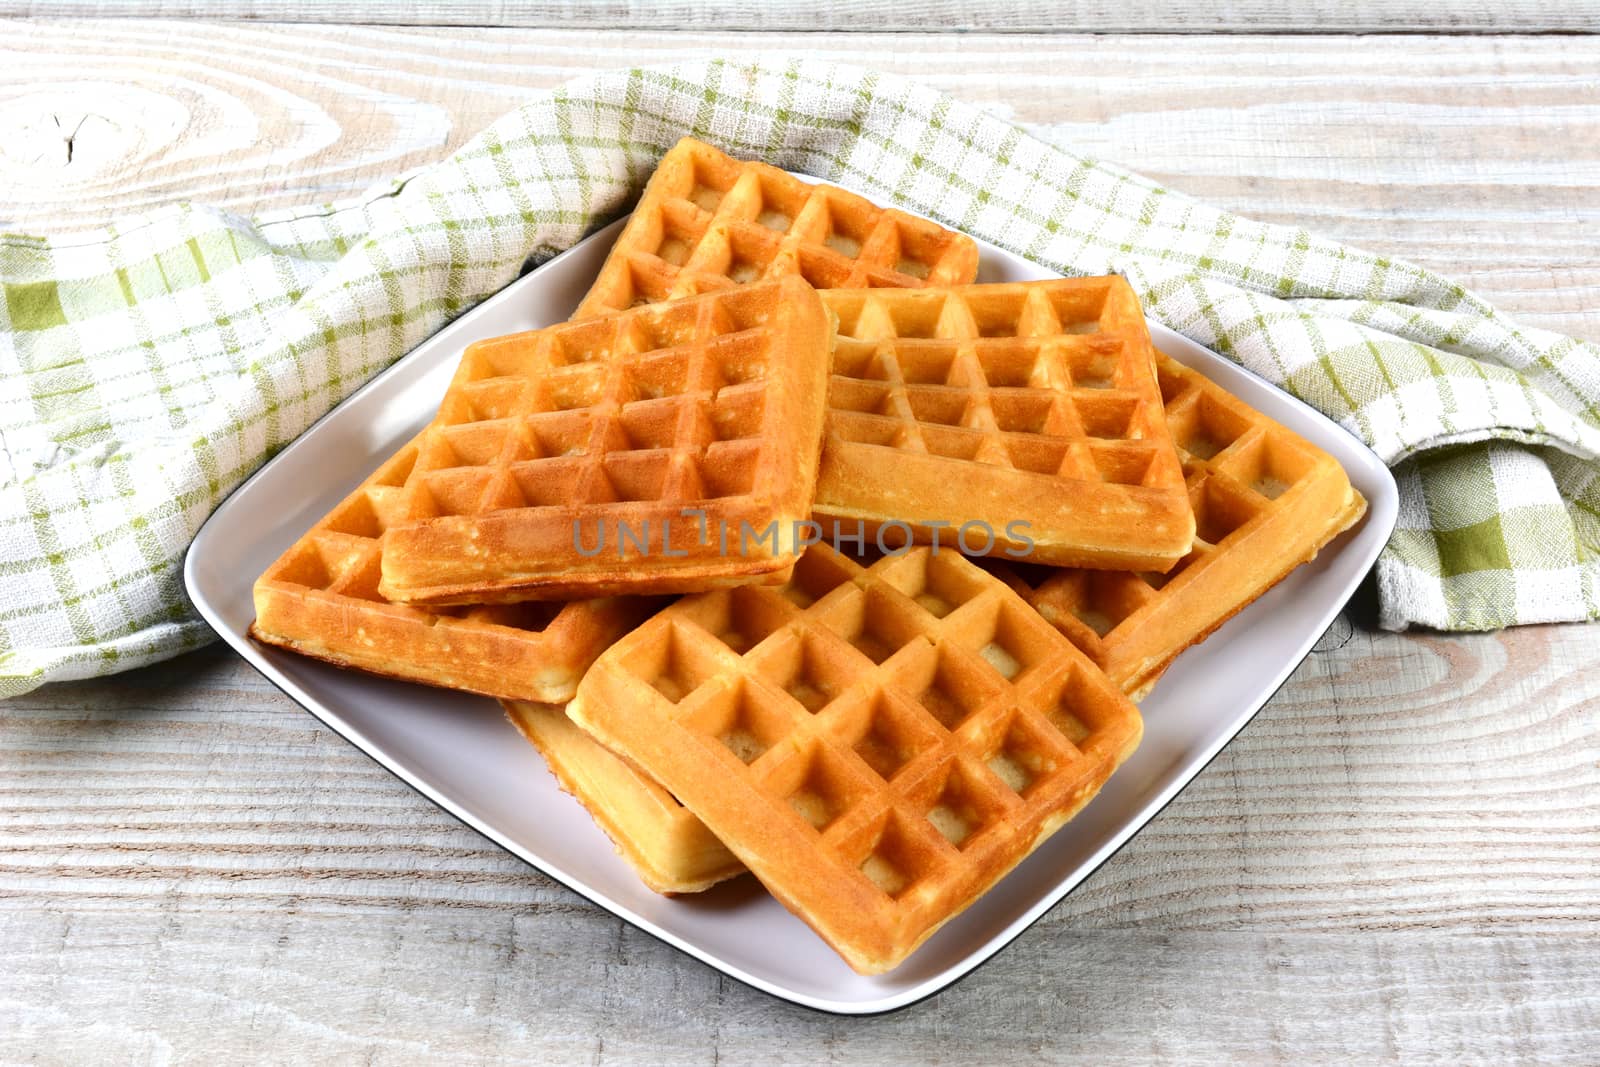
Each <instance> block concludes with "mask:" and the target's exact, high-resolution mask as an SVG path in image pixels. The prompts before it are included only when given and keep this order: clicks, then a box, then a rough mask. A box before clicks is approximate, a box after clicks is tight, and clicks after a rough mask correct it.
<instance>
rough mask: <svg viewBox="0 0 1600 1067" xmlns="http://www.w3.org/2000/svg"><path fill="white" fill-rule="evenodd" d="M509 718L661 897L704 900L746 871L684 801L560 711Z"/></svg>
mask: <svg viewBox="0 0 1600 1067" xmlns="http://www.w3.org/2000/svg"><path fill="white" fill-rule="evenodd" d="M501 704H502V705H503V706H504V707H505V709H506V717H507V718H509V719H510V720H511V722H512V725H514V726H516V728H517V729H518V730H520V731H521V732H522V736H524V737H526V738H527V739H528V740H529V741H530V742H531V743H532V744H533V747H535V748H537V749H538V750H539V752H540V754H542V755H543V756H544V758H545V762H546V763H547V764H549V766H550V771H551V773H553V774H554V775H555V776H556V780H557V781H558V782H560V783H561V788H562V789H564V790H566V791H567V792H568V793H571V794H572V795H573V796H574V797H575V798H577V800H578V802H579V803H580V804H582V805H583V806H584V808H585V809H587V810H588V812H589V814H590V815H591V816H592V817H593V818H594V821H595V822H596V823H597V824H599V826H600V828H601V829H602V830H604V831H605V832H606V835H607V836H608V837H610V838H611V841H612V843H613V844H614V845H615V846H616V849H617V854H618V855H620V856H621V857H622V858H623V859H625V860H626V861H627V862H628V864H629V865H630V866H632V867H633V869H634V870H635V871H637V872H638V874H639V877H640V878H642V879H643V880H644V883H645V884H646V885H648V886H649V887H650V888H651V889H654V890H655V891H656V892H657V893H698V892H700V891H701V890H704V889H709V888H710V887H711V886H713V885H715V884H716V883H718V882H720V881H722V880H724V879H726V878H732V877H733V876H734V875H736V874H740V873H742V872H743V871H744V864H742V863H740V862H739V861H738V859H736V858H735V857H734V855H733V853H731V852H729V851H728V849H727V847H726V846H725V845H723V843H722V842H721V841H718V840H717V838H716V837H715V836H714V835H713V834H712V833H711V831H710V830H708V829H706V825H705V823H703V822H701V821H700V820H699V819H697V818H695V817H694V816H693V815H691V814H690V813H689V812H688V811H687V810H686V809H685V808H684V806H683V805H682V804H679V803H678V801H677V799H676V798H675V797H674V796H673V795H672V794H671V793H669V792H667V791H666V790H665V789H663V788H661V786H659V785H657V784H656V783H655V781H654V780H653V779H651V778H650V777H649V776H648V775H646V774H642V773H641V772H640V771H639V770H638V769H637V768H636V767H634V766H633V765H631V764H630V763H628V762H627V761H626V760H623V759H620V758H618V757H617V756H614V755H612V754H611V753H610V752H609V751H607V750H606V749H605V748H604V747H603V746H602V745H600V744H599V743H598V742H597V741H595V739H594V738H592V737H590V736H589V735H588V734H586V733H584V732H583V731H582V730H580V729H578V727H577V726H575V725H573V722H572V720H571V719H569V718H567V713H566V710H565V709H564V708H562V707H561V705H559V704H530V703H527V702H525V701H515V700H504V701H501Z"/></svg>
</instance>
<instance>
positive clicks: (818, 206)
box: [573, 138, 978, 319]
mask: <svg viewBox="0 0 1600 1067" xmlns="http://www.w3.org/2000/svg"><path fill="white" fill-rule="evenodd" d="M977 269H978V249H977V245H976V244H975V243H974V242H973V241H972V239H971V238H969V237H966V236H965V235H962V234H958V233H955V232H953V231H950V230H947V229H945V228H943V227H941V226H938V225H936V224H935V223H932V222H928V221H925V220H923V219H919V218H916V217H915V216H912V215H907V214H905V213H904V212H901V211H896V210H894V209H884V208H879V207H877V206H876V205H874V204H872V203H871V202H870V201H868V200H865V199H863V198H862V197H859V196H856V195H855V194H854V193H848V192H846V191H844V190H843V189H839V188H836V187H833V186H829V185H814V184H811V183H808V182H803V181H801V180H800V179H798V178H796V177H794V176H793V175H791V174H788V173H786V172H784V171H782V170H779V169H777V168H775V167H771V166H768V165H767V164H764V163H741V162H739V161H738V160H734V159H731V158H729V157H728V156H726V155H724V154H723V153H721V152H719V151H717V150H716V149H715V148H712V147H711V146H710V145H707V144H702V143H701V142H699V141H695V140H692V139H688V138H686V139H684V140H682V141H680V142H679V143H678V144H677V146H676V147H674V148H673V149H672V150H671V151H670V152H668V153H667V154H666V155H665V156H664V157H662V160H661V163H660V165H659V166H658V167H657V170H656V173H655V176H654V177H652V178H651V180H650V183H649V185H648V186H647V187H646V189H645V192H644V195H643V197H642V198H641V199H640V201H639V204H638V206H637V207H636V208H635V209H634V212H633V217H632V219H631V220H630V221H629V223H628V225H627V226H626V227H625V228H624V230H623V233H622V235H621V236H620V237H619V238H618V240H617V245H616V248H615V249H614V250H613V251H612V253H611V255H610V257H609V258H608V259H607V260H606V264H605V266H604V267H603V268H602V269H601V271H600V275H599V277H598V278H597V280H596V282H595V284H594V286H593V287H592V288H591V289H590V291H589V295H588V296H587V297H585V299H584V301H583V303H582V304H581V305H580V306H579V308H578V311H577V313H576V314H575V315H574V316H573V317H574V318H578V319H584V318H593V317H595V316H599V315H606V314H610V313H612V312H616V311H622V310H625V309H627V308H630V307H635V306H637V305H640V304H646V303H658V302H661V301H666V300H675V299H679V298H681V297H688V296H695V295H698V294H700V293H705V292H711V291H713V290H716V289H724V288H727V287H729V286H733V285H741V284H746V283H749V282H754V281H759V280H762V279H772V278H778V277H784V276H789V275H798V276H800V277H802V278H804V279H805V280H806V281H807V282H809V283H810V284H811V285H813V286H815V287H816V288H818V289H838V288H862V289H865V288H875V287H889V288H916V287H919V286H924V285H961V284H965V283H967V282H970V281H972V280H973V278H974V277H975V276H976V274H977Z"/></svg>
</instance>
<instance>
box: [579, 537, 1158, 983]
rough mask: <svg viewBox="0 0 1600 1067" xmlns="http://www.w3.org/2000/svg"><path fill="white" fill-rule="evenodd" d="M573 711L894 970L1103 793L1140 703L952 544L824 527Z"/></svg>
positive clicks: (690, 615)
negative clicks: (785, 570)
mask: <svg viewBox="0 0 1600 1067" xmlns="http://www.w3.org/2000/svg"><path fill="white" fill-rule="evenodd" d="M568 713H569V715H571V717H572V718H573V720H574V721H575V722H577V723H578V725H580V726H582V727H583V728H584V729H585V730H587V731H589V732H590V733H591V734H592V735H594V736H595V737H597V738H598V739H599V740H600V741H601V743H603V744H605V745H606V746H608V747H610V748H612V749H613V750H615V751H617V752H619V753H623V754H624V755H625V756H626V757H627V758H629V759H630V760H632V761H633V762H634V763H635V764H637V765H638V766H639V767H640V768H641V769H642V770H644V771H645V772H646V773H648V774H650V775H651V776H652V777H653V778H655V779H656V780H657V781H658V782H660V783H661V784H662V785H663V786H664V787H665V788H667V789H669V790H671V792H672V793H673V794H674V795H675V796H677V797H678V798H680V799H681V800H682V802H683V803H684V805H685V806H686V807H688V809H689V810H690V811H692V812H694V813H695V814H696V815H698V816H699V817H700V818H702V819H703V820H704V821H705V823H706V825H707V826H708V827H709V828H710V829H711V831H712V832H713V833H715V834H716V835H717V837H719V838H720V839H721V840H722V841H723V842H724V843H725V844H727V846H728V848H729V849H730V850H731V851H732V852H733V853H734V854H735V855H737V856H738V857H739V858H740V859H741V860H743V861H744V863H745V864H746V865H747V866H749V868H750V869H751V870H752V871H754V872H755V874H756V876H757V877H758V878H760V879H761V881H762V882H763V883H764V884H765V885H766V886H767V888H768V889H769V890H771V891H772V893H773V895H774V896H776V897H777V898H778V899H779V900H780V901H781V902H782V903H783V904H784V905H785V906H787V907H788V908H789V909H790V910H791V911H793V912H795V913H796V914H797V915H799V916H800V917H801V918H802V919H804V920H805V921H806V922H807V923H809V924H810V925H811V926H812V928H813V929H815V930H816V931H817V932H818V933H819V934H820V935H821V936H822V937H823V938H824V939H825V940H826V941H827V942H828V943H829V944H830V945H832V946H833V947H834V949H835V950H837V951H838V952H839V953H840V955H841V956H843V957H844V959H845V960H846V961H847V962H848V963H849V964H850V965H851V966H852V967H854V968H855V969H856V970H858V971H860V972H862V973H864V974H876V973H881V972H883V971H886V970H888V969H890V968H892V967H894V966H895V965H896V964H897V963H899V962H900V961H901V960H902V959H904V958H905V957H906V956H907V955H908V954H909V953H910V952H911V951H912V950H913V949H915V948H916V947H917V945H918V944H920V943H921V942H922V941H923V940H924V939H925V938H927V937H928V936H929V935H930V934H931V933H932V932H933V931H934V930H936V929H937V928H938V927H939V926H940V925H941V924H943V923H944V922H945V921H947V920H948V919H950V918H951V917H952V916H953V915H955V914H957V913H958V912H960V911H961V910H962V909H963V908H965V907H966V906H967V905H968V904H970V903H971V902H972V901H973V900H974V899H975V898H976V897H977V896H978V895H979V894H981V893H982V892H984V891H985V890H986V889H988V888H989V887H990V886H991V885H993V884H994V883H995V882H996V881H997V880H999V878H1000V877H1001V876H1003V875H1004V874H1005V873H1006V872H1007V871H1008V870H1010V869H1011V868H1012V867H1013V866H1015V865H1016V864H1017V863H1018V862H1019V861H1020V860H1021V859H1022V858H1023V857H1024V856H1026V855H1027V854H1028V853H1029V852H1030V851H1032V850H1033V848H1034V847H1035V846H1037V845H1038V844H1039V843H1040V842H1041V841H1043V840H1044V839H1045V838H1046V837H1047V836H1049V835H1050V834H1051V833H1052V832H1053V831H1054V830H1056V829H1057V828H1058V827H1059V826H1061V825H1062V824H1063V823H1064V822H1066V820H1067V819H1069V818H1071V816H1072V815H1073V814H1074V813H1075V812H1076V811H1077V810H1078V809H1079V808H1080V807H1082V806H1083V805H1084V804H1085V803H1086V802H1087V801H1088V800H1089V799H1090V798H1091V797H1092V796H1093V795H1094V794H1095V792H1097V791H1098V789H1099V788H1100V786H1101V784H1102V783H1103V782H1104V781H1105V779H1106V777H1107V776H1108V775H1109V774H1110V773H1111V771H1112V770H1113V769H1114V768H1115V767H1116V766H1117V765H1118V764H1119V763H1121V761H1122V760H1123V759H1124V758H1126V756H1127V755H1128V754H1129V753H1130V752H1131V751H1132V750H1133V748H1134V746H1135V745H1136V744H1137V743H1138V739H1139V736H1140V733H1141V729H1142V726H1141V722H1140V719H1139V714H1138V711H1137V709H1136V708H1134V706H1133V705H1132V704H1131V703H1130V702H1129V701H1128V699H1127V698H1126V697H1125V696H1123V694H1122V693H1121V692H1120V691H1119V690H1118V689H1117V688H1116V687H1115V686H1113V685H1112V684H1111V683H1110V682H1109V681H1108V680H1107V679H1106V677H1105V675H1103V674H1102V673H1101V672H1100V671H1098V670H1096V669H1095V668H1094V666H1093V665H1092V664H1091V663H1090V662H1089V661H1088V659H1087V658H1086V657H1084V655H1083V654H1082V653H1081V652H1079V651H1078V650H1077V649H1076V648H1075V647H1073V645H1072V643H1071V642H1070V641H1068V640H1066V638H1064V637H1062V636H1061V634H1060V633H1058V632H1057V631H1056V630H1055V629H1054V628H1053V627H1051V626H1050V625H1049V624H1048V623H1046V622H1045V621H1044V620H1043V619H1042V618H1041V617H1040V616H1039V615H1038V614H1037V613H1036V612H1034V611H1033V610H1031V609H1030V608H1029V607H1028V606H1027V604H1026V603H1024V602H1023V601H1022V600H1021V598H1019V597H1018V596H1016V594H1014V593H1013V592H1011V591H1010V590H1009V589H1007V588H1006V587H1005V586H1004V584H1003V583H1001V582H999V581H997V580H996V579H995V578H993V577H992V576H990V575H988V574H985V573H984V572H983V571H981V570H980V569H978V568H977V567H976V566H975V565H973V564H972V563H971V562H970V561H968V560H966V559H964V558H963V557H962V556H961V555H959V554H958V553H955V552H951V551H942V552H938V553H935V552H934V550H932V549H930V548H916V549H911V550H909V551H907V552H905V553H903V554H899V555H894V556H888V557H885V558H883V559H880V560H879V561H878V562H876V563H874V564H872V565H871V566H868V567H863V566H862V565H860V564H858V563H856V562H854V561H852V560H850V559H847V558H846V557H844V556H842V555H840V554H839V553H837V552H835V551H834V550H832V549H830V548H828V547H826V546H822V545H818V546H814V547H812V548H810V549H809V550H808V551H807V552H806V554H805V555H804V556H802V557H801V559H800V561H799V563H798V564H797V565H796V567H795V570H794V574H793V577H792V578H791V580H790V581H789V583H788V584H787V585H785V586H783V587H781V588H776V589H775V588H770V587H763V586H746V587H743V588H739V589H729V590H719V591H715V592H711V593H707V594H703V595H699V596H693V597H685V598H684V599H682V600H680V601H678V602H677V603H676V604H673V605H672V606H670V607H668V608H666V609H665V610H664V611H662V612H661V613H660V614H659V615H657V616H656V617H655V618H653V619H652V620H650V621H649V622H647V623H645V624H644V625H643V626H641V627H640V628H639V629H637V630H635V631H634V632H633V633H632V634H630V635H628V636H627V637H625V638H623V639H622V640H621V641H620V642H618V643H617V644H616V645H614V646H612V648H611V649H609V650H608V651H607V652H606V653H605V654H603V655H602V656H601V657H600V659H599V660H597V661H596V662H595V665H594V666H593V667H591V668H590V670H589V673H588V674H587V675H586V676H585V677H584V680H583V682H582V683H581V684H580V685H579V687H578V696H577V697H576V699H575V700H574V701H573V702H572V703H571V704H570V705H569V706H568Z"/></svg>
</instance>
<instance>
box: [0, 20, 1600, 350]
mask: <svg viewBox="0 0 1600 1067" xmlns="http://www.w3.org/2000/svg"><path fill="white" fill-rule="evenodd" d="M24 28H25V29H26V30H27V35H26V36H25V37H24V38H23V39H25V40H27V41H28V45H27V47H25V48H23V49H22V50H21V51H20V52H18V53H15V54H13V56H12V57H11V59H10V62H9V63H8V64H7V67H6V69H5V70H4V71H0V190H3V191H4V193H5V195H4V196H0V228H7V229H22V230H29V231H37V230H56V229H61V228H63V227H73V226H85V225H94V224H97V223H101V222H104V221H106V220H107V219H109V218H112V217H115V216H116V215H117V214H119V213H125V212H128V211H134V210H140V209H148V208H150V207H153V206H155V205H157V204H161V203H165V202H168V201H170V200H173V199H177V198H184V199H191V200H196V201H202V202H209V203H214V204H219V205H221V206H224V207H228V208H231V209H233V210H237V211H241V212H250V211H255V210H260V209H263V208H266V207H276V206H290V205H294V204H300V203H306V202H321V201H326V200H330V199H335V198H338V197H343V196H350V195H355V194H357V193H359V192H360V191H361V190H363V189H365V188H367V187H368V186H370V185H372V184H373V183H376V182H379V181H382V180H385V179H387V178H390V177H392V176H393V175H395V174H397V173H399V172H401V171H404V170H406V169H408V168H410V167H415V166H421V165H424V164H426V163H427V162H429V161H431V160H434V159H437V158H439V157H440V156H441V155H443V154H444V153H446V152H447V151H449V150H450V149H451V148H454V147H455V146H457V145H459V144H460V143H461V142H463V141H464V140H466V139H467V138H468V137H470V136H471V135H472V134H473V133H475V132H476V131H477V130H479V129H481V128H482V127H483V126H485V125H487V124H488V123H490V122H492V121H493V120H494V119H496V118H498V117H499V116H500V115H501V114H503V113H504V112H505V111H507V110H509V109H510V108H512V107H514V106H515V105H516V103H517V102H518V101H519V100H520V99H522V98H523V97H524V96H526V94H527V93H529V92H530V91H532V90H535V89H538V88H542V87H548V86H551V85H555V84H559V83H561V82H563V81H566V80H569V79H571V78H573V77H576V76H579V75H581V74H583V73H585V72H587V71H590V70H594V69H597V68H607V67H618V66H625V65H630V64H642V63H667V62H672V61H674V60H679V59H686V58H693V57H704V56H714V55H727V54H730V53H733V52H738V53H741V54H743V53H747V52H748V51H749V50H753V49H757V48H784V47H788V48H791V49H794V48H796V47H798V48H799V50H802V51H804V52H806V53H807V54H809V55H815V56H819V57H822V58H827V59H832V60H836V61H840V62H849V63H859V64H863V65H868V66H874V67H879V68H883V69H888V70H894V71H898V72H900V73H904V74H907V75H911V76H915V77H919V78H922V79H924V80H926V81H928V82H931V83H932V84H934V85H936V86H938V87H939V88H941V89H945V90H947V91H949V92H951V93H954V94H956V95H957V96H960V97H961V98H963V99H966V100H969V101H972V102H974V103H978V104H981V105H983V106H985V107H988V108H990V109H992V110H994V111H995V112H997V113H999V114H1001V115H1003V116H1005V117H1007V118H1010V119H1013V120H1015V121H1018V122H1021V123H1023V124H1025V125H1028V126H1030V127H1031V128H1033V129H1034V130H1036V131H1037V132H1039V133H1040V134H1041V135H1043V136H1045V137H1047V138H1050V139H1052V140H1056V141H1059V142H1060V143H1062V144H1063V145H1066V146H1069V147H1072V148H1074V149H1076V150H1077V151H1080V152H1084V153H1087V154H1090V155H1094V156H1098V157H1101V158H1104V159H1111V160H1115V161H1117V162H1120V163H1123V164H1125V165H1127V166H1130V167H1132V168H1134V169H1136V170H1139V171H1141V172H1143V173H1145V174H1148V175H1150V176H1152V177H1154V178H1156V179H1158V180H1160V181H1162V182H1165V183H1167V184H1168V185H1170V186H1171V187H1173V188H1174V189H1177V190H1179V191H1181V192H1186V193H1190V194H1193V195H1195V196H1199V197H1202V198H1204V199H1206V200H1208V201H1210V202H1212V203H1215V204H1218V205H1220V206H1223V207H1226V208H1229V209H1231V210H1234V211H1238V212H1241V213H1243V214H1246V215H1250V216H1253V217H1255V218H1260V219H1265V220H1268V221H1272V222H1281V223H1287V224H1291V225H1297V226H1304V227H1306V228H1308V229H1312V230H1315V231H1317V232H1320V233H1325V234H1328V235H1331V236H1334V237H1337V238H1341V239H1344V240H1348V241H1350V242H1352V243H1354V244H1357V245H1359V246H1363V247H1370V248H1377V249H1382V250H1383V251H1384V252H1386V253H1389V254H1393V255H1397V256H1401V257H1404V258H1407V259H1412V260H1415V261H1417V262H1419V263H1422V264H1423V265H1425V266H1428V267H1431V268H1434V269H1436V270H1440V271H1443V272H1445V273H1446V274H1449V275H1451V276H1452V277H1454V278H1456V279H1458V280H1460V281H1462V282H1463V283H1465V284H1466V285H1468V286H1469V287H1471V288H1473V289H1475V290H1477V291H1478V292H1480V293H1482V294H1483V295H1484V296H1486V297H1487V298H1488V299H1490V300H1492V301H1495V302H1497V303H1500V304H1502V305H1504V306H1506V307H1508V308H1511V309H1514V310H1515V311H1516V312H1517V313H1518V314H1519V315H1520V317H1521V318H1522V319H1523V320H1524V321H1526V322H1528V323H1529V324H1531V325H1537V326H1545V327H1549V328H1552V329H1557V330H1561V331H1563V332H1567V333H1572V334H1576V335H1578V336H1580V337H1584V338H1587V339H1591V340H1594V339H1600V242H1596V241H1595V240H1594V236H1593V235H1594V233H1595V232H1596V231H1597V230H1600V93H1597V92H1596V90H1595V87H1596V85H1597V84H1600V38H1579V37H1543V38H1516V39H1503V38H1494V39H1473V38H1450V39H1441V38H1415V37H1387V38H1362V39H1354V38H1329V37H1292V38H1287V37H1240V38H1153V37H1152V38H1129V37H1099V38H1091V37H1049V38H1045V37H1017V36H998V35H987V36H986V35H970V36H961V37H951V36H935V35H922V36H916V37H903V36H898V35H883V36H876V35H828V34H810V35H805V36H802V37H796V36H793V35H789V36H786V35H781V34H761V35H733V34H720V35H718V34H710V35H701V34H689V33H679V34H658V33H610V34H598V33H594V32H566V31H540V32H534V31H516V30H477V29H452V30H437V29H436V30H392V29H375V28H352V27H334V26H299V27H289V26H251V25H242V24H238V25H189V24H175V23H168V22H129V23H124V22H53V23H29V24H21V23H16V24H11V26H10V29H11V30H12V31H13V32H12V33H11V34H8V36H10V38H11V39H13V40H15V39H17V34H18V32H20V30H22V29H24ZM5 32H6V27H5V26H3V25H0V33H5ZM69 136H70V137H71V141H72V146H71V158H70V160H69V159H68V148H67V139H68V137H69Z"/></svg>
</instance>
